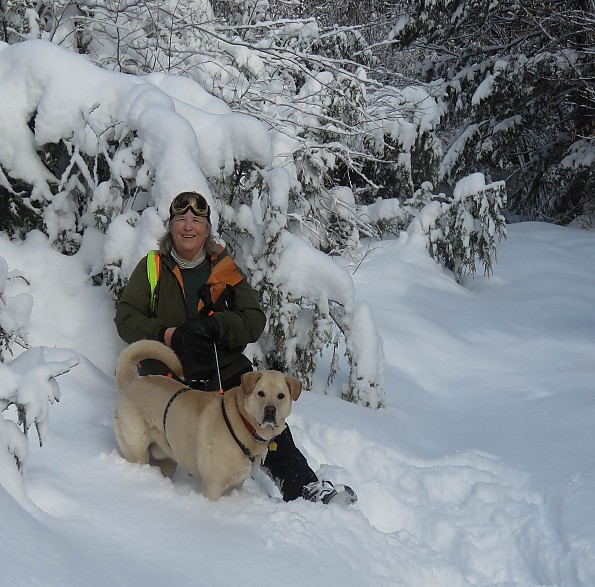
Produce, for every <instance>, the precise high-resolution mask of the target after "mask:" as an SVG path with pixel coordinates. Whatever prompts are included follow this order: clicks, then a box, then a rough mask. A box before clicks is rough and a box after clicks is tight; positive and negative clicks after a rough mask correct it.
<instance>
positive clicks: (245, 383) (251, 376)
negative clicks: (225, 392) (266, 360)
mask: <svg viewBox="0 0 595 587" xmlns="http://www.w3.org/2000/svg"><path fill="white" fill-rule="evenodd" d="M262 375H263V374H262V372H261V371H249V372H248V373H244V374H243V375H242V389H243V390H244V393H245V394H246V395H250V394H251V393H252V392H253V391H254V386H255V385H256V384H257V382H258V380H259V379H260V378H261V377H262Z"/></svg>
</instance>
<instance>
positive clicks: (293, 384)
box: [285, 375, 302, 401]
mask: <svg viewBox="0 0 595 587" xmlns="http://www.w3.org/2000/svg"><path fill="white" fill-rule="evenodd" d="M285 383H287V387H289V392H290V393H291V399H292V400H293V401H295V400H297V398H298V397H300V393H302V382H301V381H300V380H299V379H296V378H295V377H290V376H289V375H286V376H285Z"/></svg>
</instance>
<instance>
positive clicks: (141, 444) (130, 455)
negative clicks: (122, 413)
mask: <svg viewBox="0 0 595 587" xmlns="http://www.w3.org/2000/svg"><path fill="white" fill-rule="evenodd" d="M114 432H115V433H116V440H117V441H118V446H119V447H120V452H121V453H122V456H123V457H124V458H125V459H126V460H127V461H129V462H130V463H139V464H141V465H148V464H149V461H150V458H151V454H150V452H149V445H148V441H147V438H146V435H145V434H135V433H134V432H133V433H131V431H130V430H129V429H127V430H124V429H123V427H122V425H121V422H120V419H119V418H118V415H117V414H116V417H115V420H114Z"/></svg>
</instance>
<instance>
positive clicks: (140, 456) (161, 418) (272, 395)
mask: <svg viewBox="0 0 595 587" xmlns="http://www.w3.org/2000/svg"><path fill="white" fill-rule="evenodd" d="M149 358H150V359H157V360H159V361H161V362H163V363H165V364H166V365H167V366H168V367H169V369H171V371H172V372H173V373H175V374H176V376H177V377H180V378H183V373H182V366H181V364H180V361H179V359H178V357H177V356H176V354H175V353H174V352H173V351H172V350H171V349H170V348H169V347H168V346H166V345H164V344H162V343H160V342H157V341H154V340H141V341H138V342H135V343H133V344H131V345H130V346H129V347H127V348H126V349H124V351H123V352H122V354H121V355H120V359H119V362H118V367H117V370H116V382H117V384H118V389H119V395H118V399H117V402H116V410H115V423H114V428H115V432H116V438H117V440H118V445H119V446H120V451H121V452H122V455H123V456H124V458H125V459H126V460H128V461H130V462H133V463H142V464H154V465H157V466H159V468H160V469H161V472H162V474H163V475H164V476H167V477H172V476H173V474H174V472H175V470H176V467H177V465H178V464H179V465H180V466H181V467H182V468H183V469H184V470H185V471H186V472H188V473H190V474H191V475H193V476H194V477H196V478H198V479H200V480H201V481H202V490H203V494H204V495H205V497H207V498H208V499H211V500H215V499H219V497H221V496H222V495H223V494H224V493H226V492H227V491H229V490H230V489H232V488H234V487H240V486H241V485H242V484H243V483H244V481H245V480H246V479H247V478H248V476H249V475H250V474H251V472H252V469H253V467H258V466H259V465H260V463H261V461H262V459H264V456H265V455H266V450H267V446H268V443H269V441H270V440H271V439H272V438H273V437H275V436H277V434H279V433H280V432H282V431H283V429H284V427H285V419H286V418H287V417H288V416H289V414H290V412H291V402H292V401H294V400H297V399H298V397H299V395H300V393H301V391H302V384H301V382H300V381H298V380H297V379H294V378H293V377H288V376H286V375H284V374H283V373H280V372H279V371H254V372H251V373H246V374H245V375H243V376H242V384H241V385H240V386H238V387H234V388H233V389H230V390H228V391H226V392H225V394H223V395H222V394H220V393H217V392H208V391H197V390H195V389H190V388H188V387H186V386H184V384H183V383H180V382H179V381H176V380H174V379H170V378H168V377H165V376H162V375H147V376H144V377H140V376H138V375H137V364H138V362H139V361H141V360H144V359H149Z"/></svg>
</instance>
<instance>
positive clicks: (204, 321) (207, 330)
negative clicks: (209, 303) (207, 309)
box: [184, 313, 219, 346]
mask: <svg viewBox="0 0 595 587" xmlns="http://www.w3.org/2000/svg"><path fill="white" fill-rule="evenodd" d="M184 326H185V327H186V328H187V329H188V331H189V332H192V333H193V334H195V335H196V336H198V337H200V338H204V339H205V340H207V341H208V342H210V343H211V346H213V344H212V343H213V341H215V340H217V337H218V336H219V326H217V320H215V318H213V317H212V316H207V315H206V314H202V313H201V314H196V316H192V318H189V319H188V320H187V321H186V323H185V324H184Z"/></svg>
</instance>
